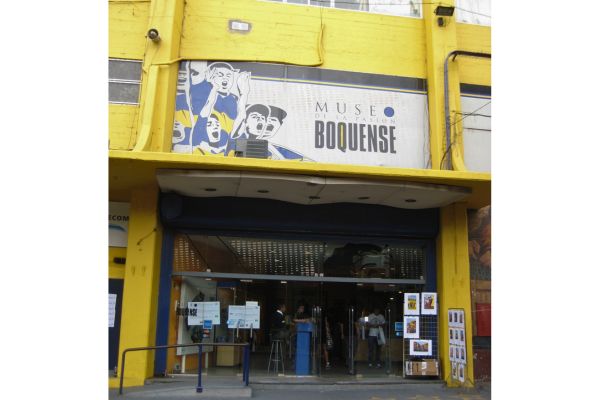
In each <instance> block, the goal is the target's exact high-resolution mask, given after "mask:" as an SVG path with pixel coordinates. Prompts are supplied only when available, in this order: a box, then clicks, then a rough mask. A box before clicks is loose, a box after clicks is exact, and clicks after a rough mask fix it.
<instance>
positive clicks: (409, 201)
mask: <svg viewBox="0 0 600 400" xmlns="http://www.w3.org/2000/svg"><path fill="white" fill-rule="evenodd" d="M404 201H405V202H407V203H416V202H417V200H415V199H406V200H404Z"/></svg>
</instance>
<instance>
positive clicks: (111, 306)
mask: <svg viewBox="0 0 600 400" xmlns="http://www.w3.org/2000/svg"><path fill="white" fill-rule="evenodd" d="M116 310H117V295H116V294H114V293H109V294H108V327H109V328H114V327H115V314H116Z"/></svg>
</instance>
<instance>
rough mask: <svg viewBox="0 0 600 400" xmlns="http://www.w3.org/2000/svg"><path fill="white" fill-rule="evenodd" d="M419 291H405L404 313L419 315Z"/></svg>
mask: <svg viewBox="0 0 600 400" xmlns="http://www.w3.org/2000/svg"><path fill="white" fill-rule="evenodd" d="M419 309H420V308H419V293H404V315H419Z"/></svg>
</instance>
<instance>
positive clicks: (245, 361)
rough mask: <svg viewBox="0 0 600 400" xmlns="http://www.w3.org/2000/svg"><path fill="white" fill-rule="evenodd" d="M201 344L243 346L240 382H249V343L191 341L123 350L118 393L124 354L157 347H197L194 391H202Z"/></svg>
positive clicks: (121, 388)
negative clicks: (196, 375) (196, 373)
mask: <svg viewBox="0 0 600 400" xmlns="http://www.w3.org/2000/svg"><path fill="white" fill-rule="evenodd" d="M202 346H233V347H244V355H243V358H242V382H243V383H244V386H248V383H249V382H250V343H193V344H171V345H163V346H147V347H130V348H128V349H125V350H123V355H122V356H121V376H120V382H119V394H123V376H124V375H125V355H126V354H127V352H130V351H142V350H157V349H172V348H178V347H198V385H197V386H196V392H197V393H202V390H203V389H202V359H201V356H202Z"/></svg>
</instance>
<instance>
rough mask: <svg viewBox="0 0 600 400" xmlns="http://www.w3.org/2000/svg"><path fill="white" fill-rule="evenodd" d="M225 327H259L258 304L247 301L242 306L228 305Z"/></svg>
mask: <svg viewBox="0 0 600 400" xmlns="http://www.w3.org/2000/svg"><path fill="white" fill-rule="evenodd" d="M227 327H228V328H230V329H238V328H239V329H250V328H252V329H260V306H259V305H258V303H256V302H247V303H246V305H244V306H229V316H228V317H227Z"/></svg>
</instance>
